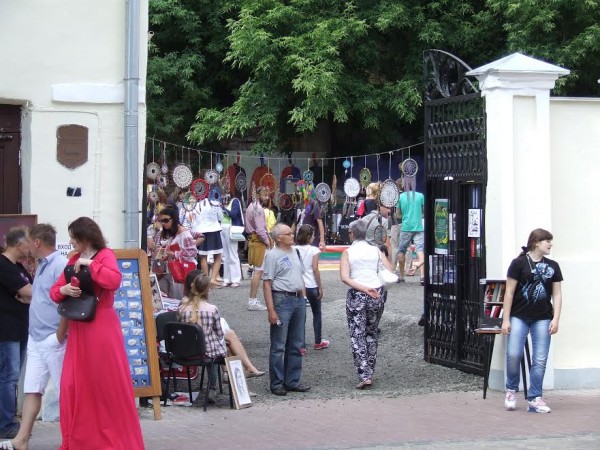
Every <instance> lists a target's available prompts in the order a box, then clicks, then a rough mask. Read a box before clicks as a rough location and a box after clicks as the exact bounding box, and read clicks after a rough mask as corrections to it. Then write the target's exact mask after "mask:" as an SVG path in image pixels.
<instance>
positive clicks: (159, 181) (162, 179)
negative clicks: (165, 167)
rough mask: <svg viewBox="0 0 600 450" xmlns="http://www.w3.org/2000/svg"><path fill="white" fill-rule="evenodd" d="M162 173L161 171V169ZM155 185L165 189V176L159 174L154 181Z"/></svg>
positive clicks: (166, 182) (167, 180)
mask: <svg viewBox="0 0 600 450" xmlns="http://www.w3.org/2000/svg"><path fill="white" fill-rule="evenodd" d="M161 171H162V169H161ZM156 184H157V185H158V186H160V187H162V188H164V187H167V185H168V184H169V179H168V178H167V176H166V175H165V174H162V173H161V174H160V175H159V176H158V179H157V180H156Z"/></svg>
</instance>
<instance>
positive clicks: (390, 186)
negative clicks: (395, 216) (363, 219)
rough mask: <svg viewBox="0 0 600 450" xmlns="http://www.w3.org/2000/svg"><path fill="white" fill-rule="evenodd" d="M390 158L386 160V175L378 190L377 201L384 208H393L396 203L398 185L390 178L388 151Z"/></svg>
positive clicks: (390, 164)
mask: <svg viewBox="0 0 600 450" xmlns="http://www.w3.org/2000/svg"><path fill="white" fill-rule="evenodd" d="M389 156H390V159H389V162H388V177H387V179H386V180H385V181H384V182H383V183H381V190H380V191H379V203H380V204H381V205H383V206H385V207H386V208H395V207H396V204H397V203H398V196H399V192H398V186H396V182H395V181H394V180H393V179H392V156H393V154H392V152H390V153H389Z"/></svg>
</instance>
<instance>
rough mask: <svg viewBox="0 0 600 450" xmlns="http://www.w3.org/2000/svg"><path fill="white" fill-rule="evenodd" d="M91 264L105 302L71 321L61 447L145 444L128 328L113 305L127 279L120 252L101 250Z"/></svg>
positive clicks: (133, 448)
mask: <svg viewBox="0 0 600 450" xmlns="http://www.w3.org/2000/svg"><path fill="white" fill-rule="evenodd" d="M79 256H80V255H79V254H76V255H75V256H73V258H71V259H70V260H69V263H68V264H74V263H75V261H77V260H78V259H79ZM89 269H90V273H91V277H92V281H93V283H94V289H95V292H96V295H99V298H100V301H99V302H98V305H97V309H96V317H95V318H94V320H93V321H91V322H78V321H74V320H71V321H70V322H69V337H68V339H67V350H66V353H65V359H64V363H63V369H62V377H61V382H60V430H61V434H62V445H61V447H60V449H64V450H67V449H73V450H78V449H86V450H92V449H98V450H100V449H115V450H116V449H118V450H121V449H122V450H125V449H127V450H137V449H143V448H144V441H143V439H142V431H141V427H140V420H139V417H138V414H137V410H136V406H135V399H134V394H133V383H132V381H131V374H130V370H129V364H128V361H127V356H126V354H125V343H124V341H123V332H122V331H121V323H120V322H119V318H118V316H117V313H116V311H115V310H114V308H113V302H114V295H115V290H116V289H118V288H119V286H120V284H121V273H120V272H119V268H118V266H117V259H116V257H115V254H114V253H113V251H112V250H110V249H108V248H105V249H102V250H100V251H99V252H98V254H97V255H96V256H95V257H94V262H93V263H92V264H91V265H90V266H89ZM65 284H66V280H65V276H64V274H63V275H61V276H60V278H59V279H58V281H57V282H56V284H55V285H54V286H52V288H51V289H50V297H51V298H52V300H54V301H55V302H57V303H60V302H61V301H62V300H64V298H65V296H64V295H62V294H61V293H60V288H61V287H62V286H64V285H65Z"/></svg>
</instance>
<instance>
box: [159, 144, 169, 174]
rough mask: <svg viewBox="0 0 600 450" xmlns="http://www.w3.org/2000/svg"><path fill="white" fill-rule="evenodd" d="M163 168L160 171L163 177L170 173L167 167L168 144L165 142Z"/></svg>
mask: <svg viewBox="0 0 600 450" xmlns="http://www.w3.org/2000/svg"><path fill="white" fill-rule="evenodd" d="M162 160H163V163H162V166H161V167H160V171H161V172H162V174H163V175H166V174H167V173H169V166H167V143H166V142H163V151H162Z"/></svg>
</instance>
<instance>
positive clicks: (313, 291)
mask: <svg viewBox="0 0 600 450" xmlns="http://www.w3.org/2000/svg"><path fill="white" fill-rule="evenodd" d="M306 298H308V302H309V303H310V309H311V311H312V315H313V329H314V331H315V344H320V343H321V328H322V326H323V319H322V315H321V300H319V289H318V288H306ZM303 347H304V348H306V342H305V343H304V346H303Z"/></svg>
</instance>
